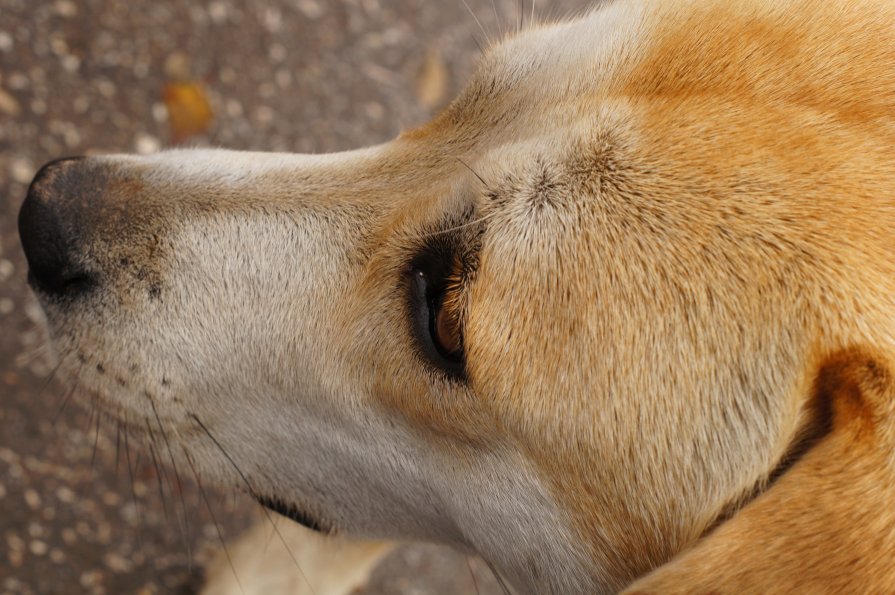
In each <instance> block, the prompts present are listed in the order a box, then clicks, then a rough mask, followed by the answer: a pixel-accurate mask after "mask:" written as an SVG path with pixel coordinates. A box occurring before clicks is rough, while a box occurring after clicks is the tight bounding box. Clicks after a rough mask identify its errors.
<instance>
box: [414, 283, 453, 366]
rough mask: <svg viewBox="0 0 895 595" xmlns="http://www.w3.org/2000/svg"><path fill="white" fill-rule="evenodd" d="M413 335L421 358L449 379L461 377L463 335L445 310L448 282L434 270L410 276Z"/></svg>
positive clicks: (447, 309) (449, 312) (450, 313)
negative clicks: (423, 357) (421, 355)
mask: <svg viewBox="0 0 895 595" xmlns="http://www.w3.org/2000/svg"><path fill="white" fill-rule="evenodd" d="M410 277H411V278H410V286H411V287H410V303H411V308H412V318H413V326H414V335H415V337H416V340H417V343H418V345H419V347H420V351H421V352H422V354H423V356H425V358H426V359H427V360H429V362H430V363H431V364H432V365H434V366H435V367H436V368H438V369H440V370H442V371H443V372H444V373H446V374H447V375H448V376H449V377H451V378H455V379H461V378H462V377H463V375H464V367H465V365H464V353H463V334H462V332H461V328H460V324H459V321H458V320H457V318H456V316H455V315H454V314H453V313H452V312H451V311H450V310H449V308H447V307H446V306H445V297H446V294H447V278H446V275H445V274H439V271H437V270H436V269H433V268H421V267H414V268H413V269H411V272H410Z"/></svg>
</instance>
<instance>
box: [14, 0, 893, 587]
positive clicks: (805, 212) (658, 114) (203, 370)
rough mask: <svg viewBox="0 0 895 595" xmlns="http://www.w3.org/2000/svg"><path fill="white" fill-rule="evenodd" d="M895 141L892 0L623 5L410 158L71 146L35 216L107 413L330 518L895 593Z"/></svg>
mask: <svg viewBox="0 0 895 595" xmlns="http://www.w3.org/2000/svg"><path fill="white" fill-rule="evenodd" d="M893 147H895V2H893V1H892V0H822V1H821V0H788V1H786V2H781V1H779V0H663V1H661V2H660V1H658V0H642V1H636V0H617V1H616V2H613V3H610V4H608V5H606V6H603V7H601V8H599V9H597V10H595V11H593V12H591V13H590V14H587V15H585V16H582V17H580V18H578V19H575V20H571V21H567V22H562V23H558V24H553V25H543V26H539V27H532V28H530V29H528V30H525V31H523V32H519V33H517V34H513V35H510V36H509V37H508V38H507V39H505V40H503V41H502V42H501V43H499V44H497V45H496V46H495V47H492V48H491V49H489V50H488V51H487V53H486V55H485V56H484V57H483V59H482V62H481V64H480V66H479V68H478V70H477V72H476V74H475V75H474V76H473V79H472V80H471V82H470V83H469V85H468V87H467V88H466V89H465V90H464V91H463V92H462V93H461V94H460V95H459V96H458V98H457V99H456V100H455V101H454V102H453V103H451V105H450V106H449V107H448V108H446V109H445V110H444V111H443V112H442V113H440V114H439V115H438V116H437V117H435V118H434V119H433V120H432V121H431V122H429V123H428V124H425V125H423V126H422V127H419V128H415V129H411V130H409V131H407V132H405V133H403V134H401V135H400V136H399V137H398V138H397V139H395V140H394V141H392V142H390V143H386V144H384V145H380V146H376V147H372V148H368V149H364V150H359V151H353V152H347V153H339V154H333V155H319V156H305V155H287V154H262V153H237V152H228V151H223V150H189V151H170V152H162V153H159V154H156V155H152V156H145V157H135V156H125V155H117V156H99V157H89V158H81V159H66V160H62V161H57V162H53V163H51V164H48V165H47V166H45V167H44V168H43V169H42V170H41V171H40V172H39V173H38V174H37V176H36V177H35V179H34V182H33V183H32V185H31V187H30V189H29V193H28V196H27V199H26V200H25V202H24V204H23V206H22V208H21V212H20V218H19V229H20V235H21V240H22V244H23V248H24V251H25V254H26V256H27V259H28V263H29V269H30V272H29V280H30V283H31V285H32V286H33V288H34V290H35V292H36V293H37V295H38V297H39V299H40V302H41V304H42V307H43V309H44V310H45V312H46V315H47V320H48V326H49V332H50V335H51V340H52V344H53V346H54V349H55V350H56V352H57V353H58V354H59V357H60V361H61V362H62V369H63V370H64V371H65V372H66V373H67V374H68V375H69V376H70V378H71V379H72V381H73V382H76V383H77V385H78V386H79V387H80V389H81V390H80V391H79V392H80V394H81V395H82V398H83V399H86V400H93V401H94V402H96V403H99V404H100V405H101V407H102V408H103V410H104V411H105V412H106V413H107V414H108V415H110V416H113V417H114V418H115V419H116V420H118V421H120V422H121V423H122V424H123V425H124V426H125V427H126V428H127V429H128V431H129V432H131V433H132V434H133V435H139V436H143V437H144V438H145V439H146V440H156V441H157V442H158V443H159V444H158V446H159V447H160V448H164V447H163V446H162V445H161V441H162V440H164V441H167V442H168V443H169V444H170V445H171V446H172V448H171V450H172V452H173V455H172V457H173V459H175V461H176V462H177V463H178V464H180V465H182V466H191V467H194V468H195V469H196V471H197V472H198V474H199V475H200V476H201V477H204V478H208V479H209V480H214V481H215V482H217V483H218V484H223V485H232V486H234V488H236V489H239V490H243V491H246V492H248V493H249V494H251V495H252V496H253V497H254V498H255V499H257V500H258V501H259V502H261V503H262V504H264V505H265V506H266V507H268V508H270V509H272V510H274V511H276V512H279V513H282V514H285V515H286V516H288V517H290V518H292V519H294V520H296V521H298V522H299V523H301V524H303V525H305V526H307V527H311V528H313V529H315V530H317V531H320V532H323V533H332V534H341V535H346V536H356V537H360V538H365V537H366V538H375V539H380V538H382V539H402V540H408V539H409V540H428V541H436V542H441V543H446V544H450V545H452V546H454V547H456V548H458V549H460V550H463V551H467V552H474V553H477V554H479V555H481V556H482V557H483V558H484V559H485V560H486V561H488V562H489V563H490V564H491V565H492V566H493V567H494V568H495V569H496V570H497V571H498V572H499V573H500V575H501V576H502V577H504V578H505V579H506V581H507V582H508V583H510V584H511V585H512V586H513V588H514V589H515V590H517V591H518V592H520V593H551V594H557V593H563V594H566V593H609V592H616V591H620V590H627V592H631V593H659V592H661V593H684V592H687V593H690V592H718V593H736V592H762V593H764V592H782V591H796V590H798V591H807V592H889V591H893V590H895V563H893V554H895V493H893V487H892V486H893V485H895V456H893V452H895V451H893V445H895V417H893V414H895V388H893V382H895V379H893V373H895V363H893V362H895V298H893V296H895V257H893V254H895V240H893V232H892V230H893V229H895V159H893V158H892V154H893ZM364 547H366V546H364ZM368 549H369V550H370V556H378V555H381V551H380V549H379V548H376V547H370V548H368ZM358 564H360V562H358Z"/></svg>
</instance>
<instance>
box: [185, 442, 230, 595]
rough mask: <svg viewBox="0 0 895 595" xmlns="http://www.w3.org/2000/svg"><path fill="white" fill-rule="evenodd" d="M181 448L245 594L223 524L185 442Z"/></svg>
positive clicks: (228, 560)
mask: <svg viewBox="0 0 895 595" xmlns="http://www.w3.org/2000/svg"><path fill="white" fill-rule="evenodd" d="M180 450H181V451H182V452H183V456H184V458H186V462H187V464H188V465H189V466H190V469H192V470H193V478H194V479H195V480H196V485H197V486H198V488H199V495H200V496H201V497H202V500H204V501H205V508H207V509H208V514H209V515H211V520H212V522H213V523H214V528H215V530H216V531H217V534H218V539H219V540H220V541H221V547H222V548H223V550H224V555H225V556H226V557H227V562H228V563H229V564H230V570H232V571H233V577H234V578H235V579H236V584H237V585H239V590H240V592H242V593H243V595H245V592H246V591H245V588H244V587H243V586H242V581H241V580H239V573H238V572H236V566H235V565H234V564H233V558H232V557H231V556H230V550H229V549H228V548H227V542H226V541H225V540H224V533H223V531H222V530H221V525H220V523H218V519H217V517H216V516H215V515H214V511H213V510H212V509H211V503H210V502H209V501H208V495H207V494H206V493H205V488H204V487H203V486H202V480H201V479H199V473H198V472H197V471H196V466H195V464H194V463H193V459H192V457H190V455H189V453H188V452H187V451H186V449H185V448H184V447H183V444H181V445H180Z"/></svg>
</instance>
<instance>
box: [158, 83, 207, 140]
mask: <svg viewBox="0 0 895 595" xmlns="http://www.w3.org/2000/svg"><path fill="white" fill-rule="evenodd" d="M164 100H165V107H166V108H167V109H168V122H169V123H170V125H171V138H172V140H173V141H174V142H175V143H178V142H181V141H183V140H185V139H187V138H189V137H191V136H194V135H196V134H202V133H203V132H207V131H208V128H209V126H211V121H212V120H213V119H214V112H213V111H212V109H211V104H210V103H209V101H208V94H207V93H206V92H205V88H204V87H202V85H201V84H199V83H168V84H167V85H165V92H164Z"/></svg>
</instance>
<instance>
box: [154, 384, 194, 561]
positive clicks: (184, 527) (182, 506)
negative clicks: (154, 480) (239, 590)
mask: <svg viewBox="0 0 895 595" xmlns="http://www.w3.org/2000/svg"><path fill="white" fill-rule="evenodd" d="M149 405H150V407H152V414H153V415H154V416H155V421H156V423H157V424H158V429H159V432H161V434H162V440H163V441H164V443H165V449H166V450H167V451H168V459H169V460H170V462H171V469H172V470H173V471H174V479H175V480H176V481H177V494H178V495H179V496H180V509H181V512H182V514H183V517H182V519H183V522H182V523H181V525H180V528H181V534H182V535H183V542H184V544H185V545H186V552H187V565H188V568H189V570H190V572H192V569H193V550H192V546H191V545H190V539H189V532H190V525H189V517H188V516H187V512H186V500H184V497H183V483H182V482H181V481H180V472H179V471H178V470H177V461H176V460H175V459H174V452H173V451H172V450H171V443H170V441H169V440H168V433H167V432H165V427H164V426H163V425H162V420H161V418H160V417H159V414H158V409H157V408H156V406H155V401H154V400H153V399H152V398H149Z"/></svg>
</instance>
